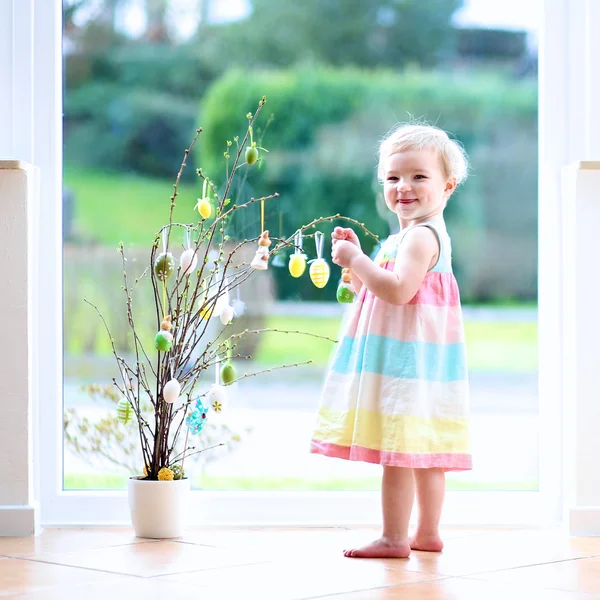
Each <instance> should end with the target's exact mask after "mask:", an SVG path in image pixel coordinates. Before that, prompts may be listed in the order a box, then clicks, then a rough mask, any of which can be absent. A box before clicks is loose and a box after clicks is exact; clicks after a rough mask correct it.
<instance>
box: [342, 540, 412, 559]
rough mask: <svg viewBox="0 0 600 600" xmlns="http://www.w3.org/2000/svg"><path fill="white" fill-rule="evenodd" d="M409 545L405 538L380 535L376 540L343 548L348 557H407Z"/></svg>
mask: <svg viewBox="0 0 600 600" xmlns="http://www.w3.org/2000/svg"><path fill="white" fill-rule="evenodd" d="M409 555H410V546H409V544H408V541H407V540H394V539H390V538H386V537H380V538H379V539H378V540H375V541H374V542H372V543H370V544H367V545H366V546H362V547H361V548H352V549H350V550H344V556H347V557H348V558H408V557H409Z"/></svg>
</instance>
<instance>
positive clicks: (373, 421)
mask: <svg viewBox="0 0 600 600" xmlns="http://www.w3.org/2000/svg"><path fill="white" fill-rule="evenodd" d="M422 226H425V227H429V228H431V229H432V230H433V231H434V233H436V235H437V237H438V240H439V242H440V255H439V259H438V262H437V263H436V265H435V266H434V267H433V268H432V269H431V270H430V271H429V272H428V273H427V275H426V276H425V279H424V281H423V283H422V285H421V287H420V288H419V290H418V291H417V294H416V295H415V297H414V298H413V299H412V300H411V301H410V302H409V303H408V304H404V305H393V304H389V303H387V302H384V301H383V300H381V299H379V298H377V297H376V296H374V295H373V294H372V293H371V292H369V291H368V290H367V289H366V287H365V286H363V288H362V289H361V291H360V294H359V295H358V298H357V299H356V300H355V301H354V304H353V305H352V307H351V309H350V310H351V311H352V312H351V315H349V318H348V321H347V325H346V330H345V334H344V336H343V338H342V340H341V341H340V343H339V344H338V347H337V350H336V352H335V355H334V356H333V359H332V363H331V366H330V370H329V372H328V374H327V378H326V381H325V385H324V388H323V393H322V397H321V405H320V408H319V413H318V417H317V425H316V429H315V432H314V435H313V439H312V443H311V452H314V453H317V454H324V455H326V456H334V457H337V458H345V459H349V460H360V461H366V462H370V463H378V464H381V465H388V466H395V467H411V468H434V467H436V468H441V469H443V470H445V471H462V470H468V469H471V468H472V463H471V454H470V449H469V441H470V440H469V417H468V404H469V387H468V379H467V362H466V352H465V342H464V329H463V321H462V311H461V307H460V297H459V291H458V285H457V283H456V279H455V278H454V275H453V273H452V265H451V245H450V238H449V237H448V233H447V232H446V227H445V225H444V222H443V220H441V219H436V220H435V221H431V222H428V223H423V224H420V225H417V227H422ZM410 229H411V228H408V229H406V230H404V231H402V232H400V233H399V234H397V235H392V236H390V237H389V238H388V239H387V240H386V241H385V242H384V244H383V245H382V247H381V250H380V251H379V253H378V255H377V257H376V258H375V263H376V264H378V265H379V266H380V267H381V268H383V269H386V270H388V271H393V270H394V264H395V259H396V254H397V252H398V248H399V246H400V245H401V244H402V240H403V239H404V237H405V235H406V233H407V232H408V231H410Z"/></svg>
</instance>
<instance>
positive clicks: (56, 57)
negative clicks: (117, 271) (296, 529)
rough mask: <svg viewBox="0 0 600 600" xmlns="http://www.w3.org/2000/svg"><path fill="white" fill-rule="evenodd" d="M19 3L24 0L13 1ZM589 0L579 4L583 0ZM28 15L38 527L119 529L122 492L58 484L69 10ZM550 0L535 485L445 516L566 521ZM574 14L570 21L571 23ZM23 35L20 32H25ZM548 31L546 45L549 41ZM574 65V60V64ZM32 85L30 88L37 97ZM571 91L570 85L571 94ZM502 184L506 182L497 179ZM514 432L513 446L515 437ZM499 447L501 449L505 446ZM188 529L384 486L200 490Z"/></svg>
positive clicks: (562, 127)
mask: <svg viewBox="0 0 600 600" xmlns="http://www.w3.org/2000/svg"><path fill="white" fill-rule="evenodd" d="M16 1H17V2H19V1H21V0H16ZM582 1H583V0H582ZM22 4H23V5H26V4H27V6H28V7H29V8H30V10H31V18H32V22H33V28H31V31H30V32H29V36H30V38H29V44H30V48H33V52H32V53H31V56H30V57H27V56H25V57H21V56H15V57H14V60H15V68H28V69H32V72H33V78H32V79H33V81H32V84H31V89H30V90H29V91H30V93H31V94H32V97H33V98H34V109H33V112H34V129H35V131H34V135H33V141H32V143H33V144H34V152H32V156H33V161H34V163H35V164H36V165H37V166H39V167H40V168H41V172H42V185H41V188H42V192H41V210H40V222H41V223H42V224H43V227H42V228H41V230H40V235H39V240H38V244H37V258H38V261H39V273H40V282H39V285H40V289H41V290H42V293H41V294H40V295H39V297H38V298H37V306H36V314H37V325H38V329H37V339H36V341H37V344H36V347H35V353H34V361H35V367H36V369H37V373H38V377H37V382H38V387H37V390H35V392H36V397H37V398H38V399H39V400H38V401H39V411H38V414H39V480H40V490H39V491H40V496H39V497H40V501H41V520H42V524H43V525H59V524H60V525H65V524H88V525H96V524H97V525H100V524H122V523H127V522H128V521H129V514H128V505H127V496H126V492H97V491H87V492H81V491H63V490H62V465H63V455H62V453H63V450H62V448H63V440H62V404H63V403H62V389H63V364H62V354H63V347H62V339H63V334H62V325H63V311H62V230H61V227H62V218H61V188H62V122H61V113H62V110H61V108H62V31H61V28H62V22H61V21H62V14H61V2H60V1H59V0H54V1H53V2H52V1H49V0H23V2H22ZM570 4H571V5H570V6H569V0H546V1H545V11H544V16H543V25H542V32H541V37H540V55H541V61H540V97H539V109H540V121H539V124H540V132H539V136H540V137H539V145H540V154H539V156H540V165H539V173H540V177H539V196H540V198H542V199H543V203H542V204H543V206H541V209H540V219H539V240H540V242H539V256H540V260H539V326H540V327H539V329H540V334H539V358H540V387H539V389H540V398H542V401H541V402H540V411H539V429H540V443H539V481H540V489H539V492H449V493H448V495H447V502H446V508H445V515H444V522H445V523H446V524H455V525H481V524H489V525H502V524H534V523H538V524H539V523H548V522H555V521H558V520H559V519H560V518H561V514H562V496H561V489H562V488H561V474H560V468H559V465H561V464H562V450H561V443H560V440H561V435H562V432H561V410H562V403H561V397H562V390H561V368H560V366H561V363H560V360H561V357H560V347H561V344H560V340H561V320H560V319H561V300H560V299H561V274H560V243H559V242H560V238H561V229H560V210H561V202H560V195H559V189H560V185H559V176H560V168H561V167H562V166H563V165H564V164H565V163H566V160H567V154H566V150H565V148H566V144H567V139H568V135H567V134H568V126H569V125H570V124H571V125H572V122H570V121H568V120H567V118H566V116H567V112H568V110H567V108H568V106H569V102H570V97H569V93H570V92H569V91H568V85H567V84H568V83H569V81H568V80H567V79H568V73H567V68H568V66H569V60H570V59H569V53H568V50H569V47H568V41H569V36H568V26H567V25H566V23H569V18H572V17H573V15H574V14H575V12H576V9H577V6H576V5H578V4H579V2H571V3H570ZM568 17H569V18H568ZM18 33H23V32H18ZM549 38H551V41H549ZM571 62H572V61H571ZM34 90H35V94H34V93H33V92H34ZM571 93H574V92H571ZM499 185H501V182H499ZM510 436H511V434H510V432H507V435H506V439H507V443H510ZM499 451H500V449H499ZM193 495H194V499H193V503H194V505H195V506H198V507H201V510H197V511H192V513H191V518H192V521H191V524H193V525H198V524H203V523H204V524H206V523H209V524H213V525H215V524H238V525H239V524H254V525H261V524H262V525H265V524H290V525H291V524H304V525H311V524H321V525H323V524H326V525H341V524H356V523H379V522H380V510H379V505H380V500H379V494H378V493H377V492H310V493H297V492H220V493H219V492H193Z"/></svg>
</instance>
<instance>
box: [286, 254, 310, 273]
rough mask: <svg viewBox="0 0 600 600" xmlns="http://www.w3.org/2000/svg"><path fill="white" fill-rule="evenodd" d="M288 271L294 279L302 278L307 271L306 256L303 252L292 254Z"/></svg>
mask: <svg viewBox="0 0 600 600" xmlns="http://www.w3.org/2000/svg"><path fill="white" fill-rule="evenodd" d="M288 269H289V270H290V275H291V276H292V277H300V276H301V275H302V273H304V271H305V269H306V254H302V253H301V252H298V253H295V254H292V255H291V256H290V262H289V264H288Z"/></svg>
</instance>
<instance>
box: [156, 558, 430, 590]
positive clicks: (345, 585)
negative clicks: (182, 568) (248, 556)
mask: <svg viewBox="0 0 600 600" xmlns="http://www.w3.org/2000/svg"><path fill="white" fill-rule="evenodd" d="M431 577H432V576H430V575H428V574H425V573H415V572H409V571H394V570H391V569H387V568H386V566H385V564H384V562H382V561H370V560H354V561H353V560H348V559H343V558H342V559H340V560H336V559H333V560H322V559H319V558H318V557H315V558H312V559H309V560H293V561H280V562H271V563H264V564H259V565H252V566H243V567H232V568H229V569H218V570H213V571H205V572H203V573H186V574H182V575H173V576H168V577H166V578H164V579H168V580H169V581H174V582H178V583H187V584H193V583H196V582H198V583H199V584H200V585H202V587H201V588H200V589H199V594H198V595H199V596H201V597H206V598H211V600H212V599H215V600H216V599H220V598H223V599H230V598H231V599H238V598H239V599H242V598H243V599H244V600H296V599H300V598H314V597H318V596H323V595H326V594H335V593H338V594H339V593H343V592H349V591H356V590H366V589H370V588H374V587H380V586H390V585H399V584H405V583H415V582H418V581H424V580H428V579H431Z"/></svg>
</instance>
